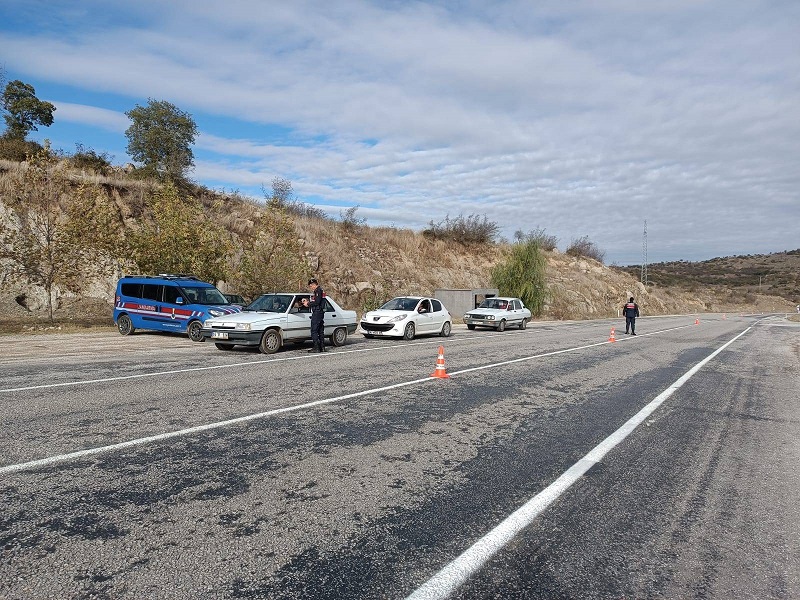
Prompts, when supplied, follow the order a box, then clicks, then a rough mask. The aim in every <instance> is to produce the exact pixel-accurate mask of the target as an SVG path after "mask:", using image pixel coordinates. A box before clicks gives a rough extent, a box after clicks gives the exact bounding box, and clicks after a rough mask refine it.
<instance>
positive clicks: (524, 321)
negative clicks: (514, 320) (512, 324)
mask: <svg viewBox="0 0 800 600" xmlns="http://www.w3.org/2000/svg"><path fill="white" fill-rule="evenodd" d="M527 326H528V319H522V321H520V322H519V328H520V329H525V328H526V327H527Z"/></svg>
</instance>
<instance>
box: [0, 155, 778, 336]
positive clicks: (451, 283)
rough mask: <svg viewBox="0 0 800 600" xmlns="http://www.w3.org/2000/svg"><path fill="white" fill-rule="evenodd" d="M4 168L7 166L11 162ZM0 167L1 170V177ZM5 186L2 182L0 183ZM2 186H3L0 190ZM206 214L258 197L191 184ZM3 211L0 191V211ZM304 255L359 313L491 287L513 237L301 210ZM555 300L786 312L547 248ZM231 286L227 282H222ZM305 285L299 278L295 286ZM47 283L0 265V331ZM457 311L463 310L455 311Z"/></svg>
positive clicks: (59, 296)
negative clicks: (392, 301) (502, 239)
mask: <svg viewBox="0 0 800 600" xmlns="http://www.w3.org/2000/svg"><path fill="white" fill-rule="evenodd" d="M5 168H6V170H8V169H10V168H11V167H9V166H8V165H5ZM2 171H3V170H2V169H0V176H2ZM74 177H75V179H76V180H77V181H80V182H81V183H87V182H88V183H90V184H92V185H96V186H99V187H101V188H102V189H103V190H104V193H105V195H106V197H107V198H108V201H109V202H110V203H112V204H113V207H114V211H115V212H116V214H117V218H118V222H119V227H121V228H124V229H126V230H135V229H137V228H139V227H140V226H141V223H142V221H143V220H144V219H147V218H148V215H147V211H146V208H145V202H144V198H145V196H146V195H147V194H148V193H150V192H151V191H152V190H153V189H154V186H155V185H156V184H153V183H148V182H141V181H137V180H128V179H126V177H125V176H124V174H122V173H115V175H114V176H113V177H100V176H94V175H86V174H84V173H76V174H74ZM0 183H2V182H0ZM0 189H2V188H0ZM189 193H191V194H192V195H193V196H194V197H195V198H196V199H197V200H199V201H200V203H201V204H202V206H203V209H204V210H205V211H206V212H207V214H208V215H209V216H210V217H211V218H212V219H213V220H214V221H215V222H217V223H219V224H220V225H222V226H223V227H224V228H225V229H226V230H227V231H228V232H230V234H231V235H232V236H234V237H236V236H246V235H247V234H248V232H250V231H251V230H252V228H253V226H254V222H255V221H256V220H257V214H258V213H259V211H262V210H263V206H260V205H258V204H256V203H253V202H252V201H248V200H244V199H242V198H240V197H237V196H235V195H234V196H226V195H221V194H218V193H215V192H212V191H210V190H207V189H202V188H194V187H190V188H189ZM3 210H5V208H4V205H3V197H2V196H0V214H2V211H3ZM292 218H293V222H294V227H295V230H296V233H297V239H298V241H299V243H300V245H301V248H302V252H303V255H304V258H305V261H306V262H307V264H308V265H309V267H310V269H311V271H313V272H314V273H315V274H316V275H317V276H318V277H319V278H320V280H321V281H322V283H323V286H324V287H325V288H326V290H327V291H328V293H330V294H331V295H332V296H334V297H335V298H336V299H337V300H338V301H339V302H340V303H341V304H343V305H344V306H345V307H347V308H351V309H355V310H357V311H359V312H362V311H364V310H368V309H370V308H372V307H374V306H375V305H376V304H377V303H380V302H382V301H383V300H385V299H387V298H390V297H392V296H393V295H396V294H432V293H433V291H434V290H435V289H436V288H483V287H491V285H490V273H491V269H492V267H493V266H494V265H495V264H497V263H498V262H499V261H501V260H503V259H504V258H505V257H506V255H507V254H508V252H509V250H510V246H509V245H508V244H480V245H478V244H473V245H470V246H463V245H460V244H458V243H453V242H445V241H442V240H436V239H430V238H429V237H427V236H424V235H422V234H421V233H417V232H413V231H410V230H407V229H397V228H393V227H369V226H367V225H364V224H353V223H349V224H347V223H342V222H337V221H333V220H330V219H322V218H318V217H313V216H307V215H302V214H295V215H293V216H292ZM546 258H547V284H548V291H549V299H548V302H547V304H546V306H545V310H544V314H543V316H542V318H545V319H584V318H595V317H610V316H616V315H617V314H618V310H619V308H620V306H621V305H622V304H623V303H624V301H625V300H626V299H627V298H628V297H629V296H631V295H633V296H635V297H636V299H637V302H638V303H639V305H640V307H641V309H642V312H643V314H667V313H694V312H701V311H753V310H760V311H773V310H778V311H788V310H792V309H793V306H792V305H791V304H790V303H789V302H787V301H785V300H782V299H780V298H774V297H767V296H760V295H758V294H752V293H751V294H749V295H748V296H746V297H745V296H743V295H737V294H735V293H734V294H732V293H731V292H730V291H729V290H728V289H727V287H725V286H721V285H713V286H708V287H707V288H706V287H703V286H699V287H698V286H695V288H694V289H691V290H689V289H687V286H685V285H682V281H681V280H680V275H677V276H676V277H677V278H676V279H671V280H669V281H667V280H665V281H664V282H663V283H661V282H660V281H657V280H656V278H655V277H653V279H652V280H653V281H654V282H656V284H655V285H651V286H648V287H647V288H645V287H644V286H643V285H642V284H641V283H639V282H638V277H637V276H635V275H637V274H638V272H637V273H631V272H627V270H626V269H619V268H613V267H607V266H605V265H603V264H601V263H598V262H596V261H594V260H591V259H582V258H577V259H576V258H574V257H570V256H566V255H564V254H561V253H559V252H558V251H553V252H547V253H546ZM118 275H119V273H117V274H116V275H112V276H108V277H105V278H103V279H100V280H94V281H88V282H87V283H86V285H84V286H83V288H82V289H81V290H80V292H79V293H70V292H67V291H65V290H59V289H57V290H56V292H55V295H56V298H55V307H56V310H55V319H56V321H58V322H62V323H63V322H75V323H82V324H88V323H105V324H108V323H110V318H111V309H112V304H113V295H114V289H115V283H116V279H117V276H118ZM219 285H220V287H221V288H222V289H223V290H224V291H236V290H226V287H227V286H226V284H225V283H224V282H220V284H219ZM299 285H301V282H298V286H299ZM45 304H46V298H45V296H44V292H43V290H42V289H39V288H36V287H33V286H30V285H24V284H22V283H19V282H14V281H12V280H11V279H10V278H9V276H8V272H7V269H3V268H2V265H0V331H15V330H19V329H20V328H21V327H22V326H23V325H25V324H31V323H41V322H43V321H45V320H46V312H45V311H44V306H45ZM455 316H456V317H460V315H455Z"/></svg>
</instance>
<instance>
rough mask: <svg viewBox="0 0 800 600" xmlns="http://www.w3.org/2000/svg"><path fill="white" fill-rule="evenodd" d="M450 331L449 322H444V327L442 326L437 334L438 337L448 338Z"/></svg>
mask: <svg viewBox="0 0 800 600" xmlns="http://www.w3.org/2000/svg"><path fill="white" fill-rule="evenodd" d="M451 330H452V326H451V325H450V321H445V322H444V325H442V330H441V331H440V332H439V335H440V336H442V337H450V331H451Z"/></svg>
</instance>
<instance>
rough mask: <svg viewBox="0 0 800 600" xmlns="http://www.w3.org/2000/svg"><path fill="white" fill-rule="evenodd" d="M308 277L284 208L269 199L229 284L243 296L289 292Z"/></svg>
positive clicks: (274, 199) (300, 250)
mask: <svg viewBox="0 0 800 600" xmlns="http://www.w3.org/2000/svg"><path fill="white" fill-rule="evenodd" d="M309 274H310V269H309V267H308V265H307V264H306V262H305V260H304V259H303V255H302V247H301V245H300V242H299V241H298V239H297V231H296V230H295V227H294V223H293V222H292V219H291V217H290V216H289V213H288V210H287V208H286V207H285V206H284V205H282V204H281V202H280V201H279V199H277V198H273V199H270V200H269V201H268V202H267V206H266V207H265V208H264V211H263V212H262V213H261V216H260V218H259V220H258V222H257V223H256V226H255V228H254V231H253V235H252V236H251V237H250V238H249V239H248V240H247V241H246V242H245V244H244V247H243V249H242V254H241V257H240V259H239V262H238V265H237V267H236V268H235V269H234V274H233V277H232V278H231V280H230V283H231V284H232V285H234V286H235V287H236V289H237V290H238V291H239V292H240V293H241V294H243V295H245V296H250V297H251V298H252V297H255V296H258V295H259V294H263V293H265V292H274V291H281V290H293V289H296V288H297V287H298V284H299V282H302V281H303V280H304V279H306V278H307V277H308V276H309Z"/></svg>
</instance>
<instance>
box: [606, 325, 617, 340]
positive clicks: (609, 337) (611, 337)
mask: <svg viewBox="0 0 800 600" xmlns="http://www.w3.org/2000/svg"><path fill="white" fill-rule="evenodd" d="M608 341H609V342H612V343H613V342H616V341H617V338H616V337H614V328H613V327H612V328H611V335H609V336H608Z"/></svg>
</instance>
